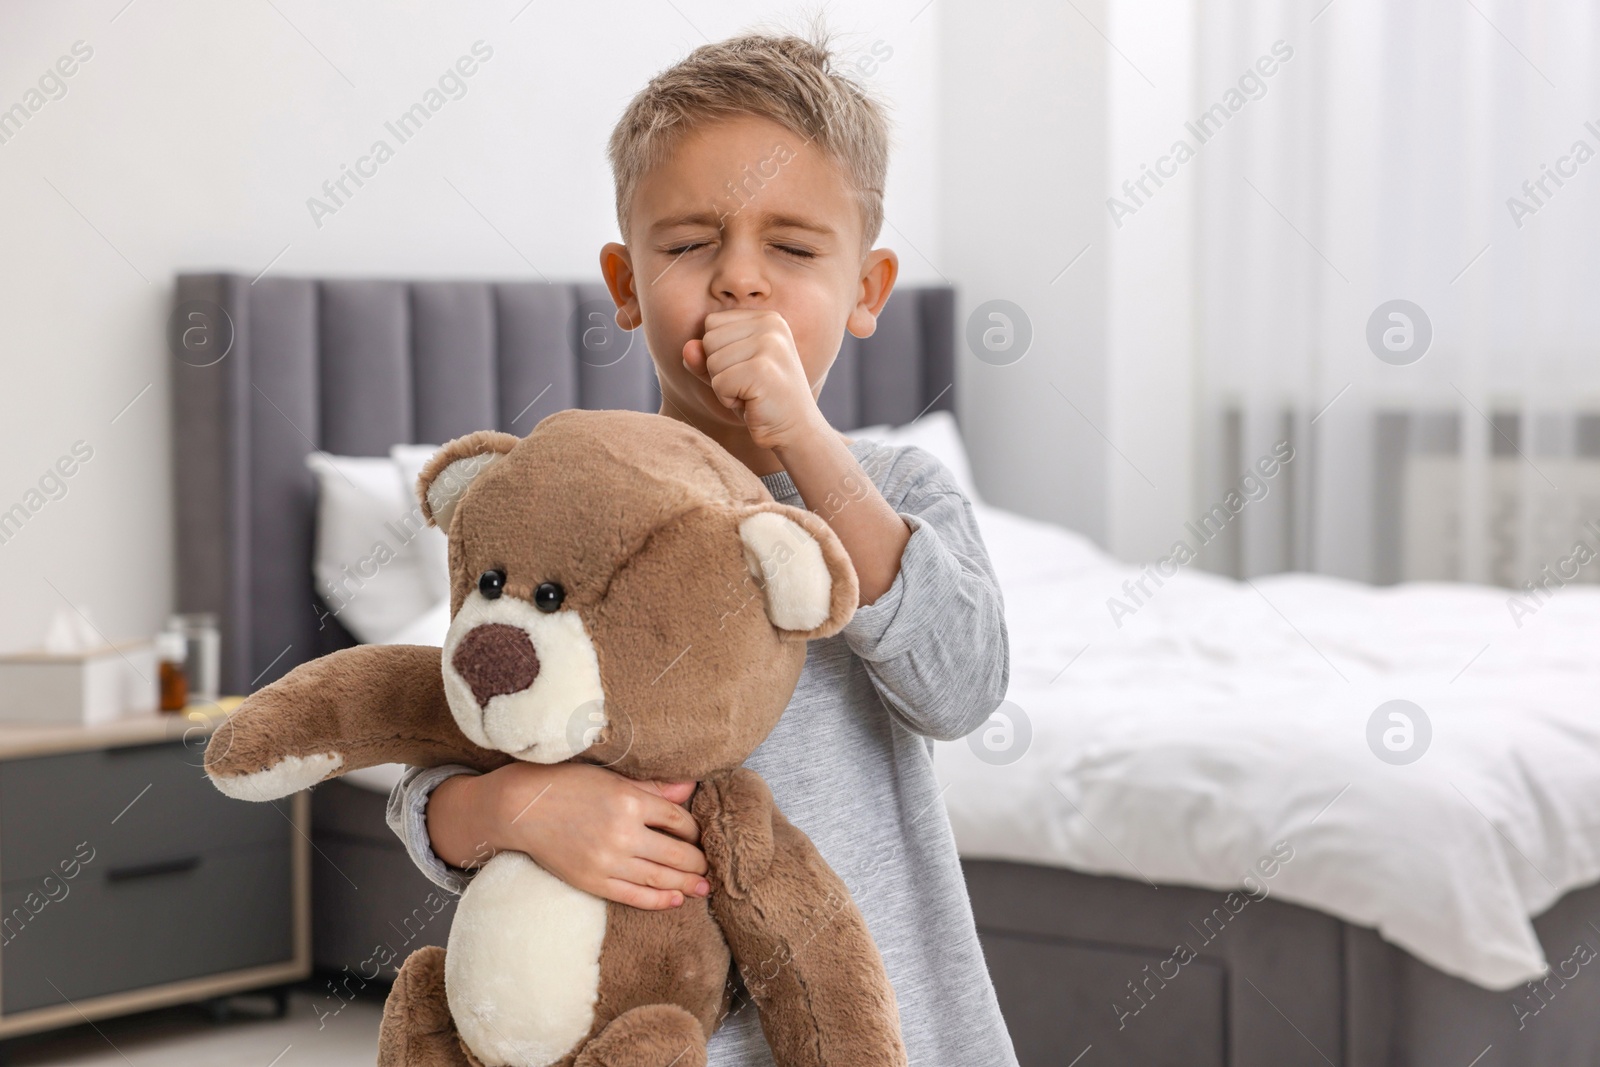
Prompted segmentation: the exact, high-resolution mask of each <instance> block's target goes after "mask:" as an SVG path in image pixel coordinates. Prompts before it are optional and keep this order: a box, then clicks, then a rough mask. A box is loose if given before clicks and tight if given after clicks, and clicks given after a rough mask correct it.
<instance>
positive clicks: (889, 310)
mask: <svg viewBox="0 0 1600 1067" xmlns="http://www.w3.org/2000/svg"><path fill="white" fill-rule="evenodd" d="M954 305H955V301H954V293H953V291H952V290H950V289H949V288H945V287H933V288H908V289H903V290H900V291H897V292H896V293H895V294H894V296H893V297H891V299H890V301H889V303H888V305H887V306H886V307H885V309H884V314H883V316H882V318H881V319H880V321H879V325H878V330H877V333H875V334H874V335H873V336H872V337H871V338H869V339H867V340H865V341H858V340H856V339H855V338H853V337H850V336H849V335H846V337H845V346H844V349H843V351H842V352H841V354H840V357H839V362H838V364H837V365H836V366H835V368H834V370H833V372H832V373H831V374H830V375H829V378H828V385H827V388H826V389H825V390H824V391H823V396H822V409H823V411H824V412H825V413H826V414H827V416H828V418H829V420H830V421H832V422H833V424H834V425H835V426H837V427H839V428H841V429H852V428H855V427H859V426H866V425H872V424H877V423H891V424H896V423H902V422H907V421H909V420H911V419H913V418H915V417H916V416H917V415H918V414H920V413H921V412H923V411H924V410H927V409H930V408H943V409H948V410H953V399H954V398H953V395H952V385H953V382H954V360H953V344H954V331H955V324H954V314H955V312H954ZM610 307H611V302H610V300H609V299H608V297H607V295H606V292H605V289H604V287H603V286H600V285H598V284H587V285H585V284H578V285H545V284H539V283H530V282H456V281H451V282H442V281H392V280H350V279H339V280H331V279H330V280H322V279H311V278H264V279H261V280H260V281H257V282H254V283H252V282H251V280H250V279H249V278H248V277H244V276H241V275H236V274H222V273H217V274H187V275H181V276H180V277H179V278H178V285H177V295H176V308H175V311H176V314H175V315H174V325H173V330H172V332H171V335H170V339H171V341H172V343H173V346H174V349H175V354H177V355H178V357H179V358H178V362H177V363H176V365H175V366H174V367H173V371H172V373H173V404H172V411H173V447H174V474H175V483H176V484H175V489H176V498H177V515H176V525H177V553H178V558H177V561H176V567H177V575H178V588H177V602H178V609H179V610H180V611H211V612H215V613H216V614H217V616H218V618H219V620H220V622H221V625H222V635H223V644H222V647H223V669H222V685H223V691H224V692H229V693H244V692H249V691H251V690H254V689H256V688H259V687H260V686H262V685H265V684H266V683H268V682H270V681H272V680H273V679H275V678H278V677H280V676H282V675H283V674H284V673H285V672H287V671H288V670H289V669H290V668H292V667H294V666H296V665H297V664H300V663H303V662H305V661H306V660H308V659H312V658H314V657H316V656H319V655H323V654H325V653H327V652H331V651H333V650H335V649H338V648H343V647H346V646H348V645H351V644H354V643H355V642H354V640H353V639H352V638H351V637H350V635H349V634H348V633H346V632H345V631H344V629H343V627H341V626H339V624H338V622H337V621H336V620H335V619H334V618H333V617H332V616H331V615H330V614H329V613H327V611H326V610H325V609H323V608H321V607H320V604H319V601H318V600H317V594H316V591H315V589H314V586H313V582H312V577H311V558H312V548H313V534H314V527H315V486H314V483H313V480H312V475H311V473H310V472H309V471H308V470H307V468H306V465H305V457H306V454H307V453H309V452H311V451H313V450H315V449H320V450H322V451H326V452H332V453H336V454H340V455H353V456H378V455H386V454H387V453H388V450H389V446H390V445H393V444H399V443H437V442H442V441H445V440H448V439H450V438H452V437H457V436H459V435H461V434H464V433H469V432H471V431H472V430H479V429H486V428H491V427H492V428H497V429H501V430H507V431H510V432H512V433H517V434H525V433H527V432H528V431H529V430H531V429H532V428H533V426H534V424H535V423H537V422H538V421H539V420H540V419H541V418H543V417H544V416H546V415H549V414H551V413H553V412H556V411H560V410H562V409H563V408H569V407H584V408H633V409H637V410H645V411H655V410H657V409H658V407H659V404H660V395H659V393H658V391H657V388H656V382H655V375H654V373H653V372H652V369H651V365H650V359H649V356H648V354H647V353H646V352H645V350H644V341H643V338H642V336H638V335H636V334H635V335H629V334H627V333H623V332H622V331H620V330H618V329H617V328H616V327H615V325H614V324H609V325H608V323H609V315H607V314H605V313H604V312H605V311H606V309H609V308H610ZM222 312H225V313H226V314H225V315H223V314H221V313H222ZM185 331H187V332H185ZM630 344H631V347H630ZM224 346H226V348H225V352H224ZM219 356H220V358H217V357H219Z"/></svg>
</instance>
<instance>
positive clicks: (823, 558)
mask: <svg viewBox="0 0 1600 1067" xmlns="http://www.w3.org/2000/svg"><path fill="white" fill-rule="evenodd" d="M739 540H740V541H742V542H744V559H745V564H746V566H748V567H749V568H750V575H751V577H753V578H754V579H755V580H756V583H757V584H758V585H760V586H761V589H762V592H763V593H764V594H765V598H766V602H767V618H768V619H770V620H771V621H772V625H774V626H776V627H777V628H778V629H780V630H784V631H786V632H787V633H789V634H791V635H792V636H795V637H800V638H812V637H830V636H832V635H833V634H836V633H838V632H839V631H840V630H842V629H844V625H845V623H847V622H849V621H850V617H851V616H852V615H854V614H855V611H856V601H857V599H858V598H859V596H860V594H859V592H858V591H857V586H856V569H855V568H854V567H853V566H851V564H850V555H849V553H847V552H846V551H845V550H844V545H843V544H841V543H840V542H839V537H838V535H837V534H835V533H834V532H833V528H832V527H831V526H829V525H828V524H827V522H826V521H824V520H823V519H822V518H821V517H820V516H817V515H813V514H812V513H811V512H809V511H804V510H802V509H800V508H792V507H788V506H787V505H784V504H757V505H756V506H754V507H752V508H750V509H748V510H747V511H745V512H744V513H743V514H742V515H741V516H740V519H739Z"/></svg>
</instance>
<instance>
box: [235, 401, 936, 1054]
mask: <svg viewBox="0 0 1600 1067" xmlns="http://www.w3.org/2000/svg"><path fill="white" fill-rule="evenodd" d="M464 460H465V461H469V462H465V463H463V462H461V461H464ZM452 480H454V481H455V482H458V483H460V484H452ZM430 489H432V490H434V492H433V493H432V494H430ZM418 492H419V496H420V497H421V498H422V501H423V508H424V513H425V514H426V515H427V516H428V517H429V518H430V521H435V520H442V521H443V522H444V523H446V524H447V525H448V533H449V540H450V554H449V559H450V570H451V613H452V615H453V616H457V615H459V613H460V612H461V610H462V607H463V604H464V603H466V602H467V601H468V599H469V597H472V596H473V594H474V591H475V590H476V589H477V588H478V580H479V576H480V575H482V574H483V573H484V572H485V571H490V570H498V571H502V572H504V574H505V584H504V592H503V594H502V596H504V597H511V598H517V599H520V600H522V601H524V602H528V603H532V602H533V595H534V590H535V589H536V588H538V587H539V586H540V584H541V583H546V582H557V583H559V584H560V585H561V586H562V587H563V588H564V590H565V599H564V601H563V602H562V604H561V608H560V610H561V611H570V612H575V613H576V614H577V616H578V617H579V618H580V619H581V622H582V626H583V629H584V632H586V633H587V635H588V637H589V639H590V640H591V641H592V645H593V649H594V655H595V658H596V660H597V661H598V664H599V676H600V680H601V684H602V688H603V692H604V709H605V716H606V724H605V726H604V727H603V728H602V729H601V730H600V732H599V734H598V737H597V738H596V739H595V743H594V744H593V745H592V746H591V747H589V748H588V749H586V750H584V751H583V752H581V753H579V754H578V755H577V756H576V757H575V758H576V759H578V760H583V761H588V762H593V763H599V764H602V765H605V766H609V767H611V768H613V769H614V770H617V771H619V772H620V773H623V774H627V775H630V776H633V777H637V778H660V779H693V780H696V781H698V782H699V783H700V785H699V787H698V788H697V790H696V792H695V795H694V797H693V799H692V801H691V811H692V813H693V814H694V816H695V818H696V820H697V821H698V822H699V825H700V827H701V834H702V842H701V843H702V846H703V848H704V850H705V852H706V856H707V860H708V863H709V865H710V872H709V875H708V880H709V881H710V883H711V885H712V892H711V895H710V897H709V899H708V900H702V899H698V898H689V899H688V900H686V901H685V902H684V904H683V905H682V906H681V907H679V908H673V909H668V910H665V911H640V910H635V909H633V908H629V907H626V906H623V905H619V904H615V903H611V904H608V905H607V906H606V910H605V916H606V926H605V935H604V942H603V946H602V949H601V954H600V981H599V986H598V989H597V993H596V1001H595V1007H594V1015H593V1025H592V1027H591V1028H590V1031H589V1034H588V1036H587V1037H586V1038H585V1039H584V1040H583V1041H581V1042H580V1043H579V1044H578V1045H577V1046H576V1047H574V1048H573V1049H571V1050H570V1051H569V1052H568V1053H567V1054H566V1055H565V1056H563V1057H561V1058H560V1059H559V1060H555V1061H552V1062H553V1063H556V1064H559V1065H560V1067H568V1065H582V1067H598V1065H601V1064H605V1065H608V1067H669V1065H671V1067H696V1065H700V1064H703V1063H704V1057H705V1051H704V1048H705V1044H704V1043H705V1040H706V1038H708V1037H709V1036H710V1034H711V1033H712V1032H713V1031H714V1030H715V1028H716V1026H717V1024H718V1023H719V1022H720V1021H721V1019H722V1018H723V1017H724V1015H725V1014H726V1012H727V1011H728V1008H729V1005H730V1001H729V989H730V984H731V982H730V974H731V973H732V972H731V970H730V968H731V967H736V968H737V973H738V974H739V975H740V976H741V977H742V979H743V981H744V984H745V986H746V988H747V989H748V991H749V993H750V995H751V997H752V998H753V999H754V1001H755V1004H756V1006H757V1007H758V1008H759V1010H760V1014H761V1022H762V1026H763V1029H764V1031H765V1033H766V1036H767V1040H768V1043H769V1045H770V1046H771V1047H772V1050H773V1055H774V1058H775V1061H776V1062H777V1063H778V1064H780V1065H782V1067H802V1065H804V1067H822V1065H824V1064H830V1065H843V1064H850V1065H852V1067H898V1065H903V1064H904V1063H905V1051H904V1047H903V1045H902V1042H901V1038H900V1032H899V1017H898V1012H897V1008H896V1005H895V1000H894V991H893V989H892V987H891V986H890V984H889V982H888V978H887V975H886V974H885V972H884V970H883V964H882V960H881V958H880V957H879V955H878V952H877V949H876V946H875V945H874V944H873V943H872V939H871V936H870V934H869V933H868V931H867V929H866V925H865V922H864V920H863V919H862V917H861V915H860V912H859V911H858V910H857V908H856V906H855V904H854V903H853V902H852V901H851V899H850V896H849V893H848V890H847V889H846V888H845V886H844V884H843V882H842V881H841V880H840V879H839V877H838V876H837V875H836V874H835V873H834V872H833V871H832V870H831V869H830V868H829V867H828V866H827V864H826V862H825V861H824V860H823V859H822V857H821V856H820V855H819V854H818V853H817V851H816V849H815V847H814V846H813V845H812V844H811V842H810V840H809V839H808V838H807V837H806V836H805V835H804V834H803V833H802V832H801V831H799V830H798V829H796V828H795V827H793V826H792V825H790V824H789V822H788V821H787V820H786V819H784V817H783V816H782V814H781V813H780V812H779V811H778V810H777V808H776V805H775V804H774V803H773V799H772V795H771V792H770V791H769V790H768V789H767V786H766V784H765V783H764V782H762V781H761V779H760V778H759V776H757V775H755V774H754V773H753V772H751V771H749V770H746V769H743V768H742V767H741V766H740V764H741V763H742V762H743V760H744V759H745V757H746V756H748V755H749V754H750V752H751V751H753V750H754V749H755V747H756V746H757V745H758V744H760V743H761V741H762V740H764V739H765V738H766V736H767V734H768V733H769V732H770V731H771V729H772V727H773V726H774V725H775V724H776V722H777V719H778V717H779V715H781V714H782V711H783V709H784V707H785V705H786V704H787V703H788V701H789V698H790V697H791V695H792V693H793V690H794V686H795V684H796V682H797V681H798V679H799V675H800V671H801V669H802V667H803V666H804V662H805V643H806V639H807V638H810V637H818V636H826V635H828V634H832V633H836V632H837V631H838V630H839V629H840V628H842V627H843V625H844V624H845V622H847V621H848V620H849V618H850V615H851V613H852V612H853V611H854V607H855V603H856V600H857V596H858V594H857V587H856V580H855V573H854V571H853V569H852V568H851V566H850V562H849V557H848V556H847V555H846V553H845V552H844V549H843V547H842V545H840V543H839V541H838V539H837V537H836V536H835V535H834V534H833V532H832V530H831V529H830V528H829V527H828V525H827V523H826V522H824V521H823V520H822V519H820V518H819V517H817V516H815V515H813V514H811V513H809V512H806V511H803V510H800V509H796V508H789V507H784V506H782V505H779V504H776V503H775V502H773V501H772V499H771V497H770V495H768V494H767V492H766V490H765V488H764V487H763V486H762V484H761V482H760V480H759V479H758V478H756V477H755V476H754V475H753V474H752V473H750V471H748V470H747V469H746V468H744V467H743V466H742V465H740V464H739V463H737V462H736V461H734V460H733V459H732V457H730V456H729V455H728V454H727V453H726V452H724V451H723V450H722V449H721V448H719V447H718V446H717V445H716V444H715V443H713V442H712V441H711V440H710V439H709V438H706V437H705V436H704V435H702V434H700V433H699V432H697V431H695V430H693V429H691V428H689V427H687V426H685V425H683V424H681V423H678V422H675V421H673V420H669V419H666V418H663V417H660V416H653V415H641V414H637V413H632V412H578V411H572V412H563V413H561V414H559V415H554V416H551V417H550V418H548V419H546V420H544V421H543V422H541V423H540V424H539V426H537V427H536V428H535V429H534V431H533V432H532V433H531V434H529V436H528V437H527V438H525V439H522V440H518V439H517V438H515V437H512V436H511V435H509V434H500V433H493V432H481V433H477V434H472V435H469V436H468V437H465V438H460V439H458V440H456V441H453V442H451V443H450V444H449V445H446V446H445V447H444V449H442V450H441V452H440V453H439V454H438V455H437V456H436V457H435V458H434V459H433V460H432V461H431V462H430V463H429V464H428V466H427V468H425V470H424V471H423V474H422V477H421V478H420V480H419V485H418ZM436 504H437V505H438V506H435V505H436ZM762 511H774V512H777V513H779V514H781V515H782V516H783V517H785V518H787V519H789V520H791V521H793V522H794V523H796V524H798V525H799V526H801V527H802V528H803V529H804V530H805V531H806V533H808V534H809V535H810V536H811V538H812V539H813V540H814V541H815V542H816V543H817V545H818V547H819V548H820V549H821V552H822V558H823V561H824V562H825V564H826V567H827V571H828V578H829V581H830V585H829V587H828V594H827V596H828V604H827V617H826V618H825V619H824V620H823V621H822V622H821V624H820V625H817V626H814V627H813V628H811V629H809V630H804V631H798V632H797V631H792V630H784V629H780V628H779V627H778V626H776V625H775V624H773V623H772V622H771V621H770V619H769V612H770V610H771V608H770V604H768V602H767V601H766V600H765V599H764V597H766V596H767V594H766V592H765V589H766V586H765V583H764V582H763V581H762V580H761V577H760V576H759V575H758V576H757V577H752V568H753V567H754V568H756V569H757V570H759V569H760V568H761V567H768V568H770V567H772V566H774V565H782V564H783V563H784V562H785V561H784V560H776V561H773V560H756V561H752V560H751V559H749V558H748V552H747V549H746V547H745V545H744V543H743V542H742V541H741V538H740V523H741V522H742V521H743V520H745V519H747V518H748V517H749V516H751V515H753V514H756V513H758V512H762ZM768 573H770V570H769V571H768ZM480 628H481V627H480ZM449 647H450V646H449V645H448V644H447V649H448V648H449ZM457 647H458V648H459V647H460V646H459V645H457ZM442 655H443V653H442V651H441V650H440V649H438V648H431V647H416V646H365V647H359V648H354V649H349V650H346V651H343V652H338V653H335V654H333V655H331V656H328V657H324V658H323V659H320V660H316V661H313V662H311V663H308V664H305V665H303V666H301V667H299V668H297V669H296V670H294V671H293V672H291V673H290V674H289V675H288V676H286V677H285V678H283V679H282V680H280V681H278V682H276V683H274V684H273V685H271V686H268V687H266V688H265V689H263V690H261V691H260V692H258V693H256V694H255V695H253V696H252V697H251V698H250V699H249V700H247V701H246V702H245V704H244V705H243V706H242V707H241V708H240V709H239V710H238V711H237V712H235V713H234V715H233V716H232V717H231V718H230V719H229V720H228V722H227V723H225V724H224V725H223V726H222V728H220V729H219V730H218V731H217V733H216V735H215V737H214V739H213V741H212V743H211V746H210V748H209V749H208V752H207V757H206V769H207V772H208V773H209V774H211V775H212V777H213V778H214V779H217V780H219V783H221V784H219V787H223V785H225V784H226V783H228V782H229V780H232V781H235V782H237V781H241V780H244V776H249V775H256V774H264V773H265V772H271V771H272V770H273V769H274V768H275V767H278V766H279V765H280V761H283V760H284V759H285V757H317V756H337V757H339V759H340V761H341V762H339V763H338V765H337V767H336V768H334V769H333V770H332V771H331V772H329V774H328V776H329V777H333V776H336V775H338V774H342V773H344V772H346V771H349V770H353V769H355V768H358V767H364V766H371V765H374V764H378V763H386V762H400V763H408V764H412V765H439V764H443V763H461V764H465V765H467V766H470V767H473V768H476V769H479V770H485V771H487V770H491V769H493V768H495V767H499V766H503V765H504V764H506V763H508V762H510V760H511V759H512V758H513V757H512V756H510V755H508V754H507V753H506V752H501V751H497V750H494V749H490V748H485V747H482V746H480V745H478V744H476V743H474V742H473V741H471V740H469V739H468V738H467V736H466V735H465V734H464V733H463V732H462V729H461V727H460V726H458V724H457V719H456V717H455V715H454V714H453V713H452V710H451V706H450V701H449V699H448V698H447V695H446V687H445V684H444V682H443V681H442V675H443V673H444V670H445V668H446V667H447V666H448V664H447V663H446V662H445V661H444V660H443V659H442ZM536 669H537V668H536ZM458 710H459V709H458ZM291 762H292V761H291ZM252 780H254V779H252ZM302 784H303V783H302ZM295 788H298V786H295ZM252 798H254V797H252ZM259 799H267V797H265V796H262V797H260V798H259ZM469 893H470V888H469ZM461 921H462V920H461V919H460V917H459V916H458V919H457V922H458V923H460V922H461ZM445 959H446V955H445V950H443V949H439V948H429V949H423V950H420V951H419V952H417V953H415V954H413V956H412V957H411V958H410V959H409V960H407V962H406V964H405V966H404V967H403V968H402V970H401V973H400V975H399V977H398V979H397V980H396V984H395V986H394V990H393V992H392V994H391V996H390V999H389V1002H388V1004H387V1005H386V1008H385V1013H384V1022H383V1029H382V1034H381V1038H380V1049H379V1062H380V1064H385V1065H400V1064H404V1065H408V1067H413V1065H414V1067H446V1065H448V1067H465V1065H468V1064H471V1065H474V1067H476V1065H477V1064H478V1060H477V1057H476V1056H474V1055H473V1054H472V1052H471V1050H470V1049H468V1048H467V1047H466V1044H465V1041H464V1040H462V1039H460V1038H459V1036H458V1034H457V1033H456V1031H455V1028H454V1024H453V1021H452V1019H451V1016H450V1012H449V1008H448V1006H447V1005H446V1002H445V980H444V975H445Z"/></svg>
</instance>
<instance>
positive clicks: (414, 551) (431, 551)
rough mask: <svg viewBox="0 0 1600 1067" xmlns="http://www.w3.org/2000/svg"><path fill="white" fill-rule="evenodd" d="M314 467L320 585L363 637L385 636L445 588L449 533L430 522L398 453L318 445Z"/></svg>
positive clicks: (315, 567)
mask: <svg viewBox="0 0 1600 1067" xmlns="http://www.w3.org/2000/svg"><path fill="white" fill-rule="evenodd" d="M306 466H307V467H309V468H310V469H311V471H312V473H313V474H315V475H316V479H317V544H316V554H315V557H314V558H313V561H312V574H313V577H314V578H315V579H316V585H317V591H318V592H319V593H320V594H321V596H322V599H323V601H324V603H325V604H326V605H327V607H328V610H329V611H331V612H333V614H334V615H335V616H336V617H337V618H338V620H339V622H340V623H342V624H343V625H344V627H345V629H347V630H349V631H350V633H351V634H352V635H354V636H355V638H356V639H357V640H359V641H362V642H365V643H372V642H376V641H383V640H385V639H386V638H388V637H389V636H390V635H391V634H394V633H396V632H397V631H399V630H400V629H401V628H403V627H404V626H406V625H407V624H408V623H410V622H412V621H413V620H415V619H416V618H418V617H419V616H421V615H423V614H424V613H425V612H427V610H428V609H429V608H430V607H432V606H433V605H434V604H435V603H437V602H438V601H439V600H440V598H441V596H442V595H443V594H441V592H440V589H441V587H442V586H444V585H445V583H446V582H447V579H446V578H445V577H444V576H443V575H442V574H436V573H434V572H435V567H436V561H438V560H440V559H442V558H443V554H444V553H445V552H446V551H447V547H446V546H445V544H444V541H445V538H444V535H443V534H442V533H440V532H439V531H438V530H436V529H433V528H432V527H429V526H426V525H424V524H423V521H422V509H421V508H420V507H419V506H418V505H417V499H416V496H415V494H414V493H413V492H412V487H411V485H409V484H407V483H406V481H405V479H404V477H403V476H402V474H401V472H400V468H399V466H398V465H397V464H396V463H395V461H394V460H393V459H390V458H388V457H382V456H380V457H366V456H334V455H329V454H328V453H325V452H313V453H311V454H310V455H309V456H307V457H306ZM437 570H438V571H440V572H442V571H443V570H444V565H443V563H437Z"/></svg>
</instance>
